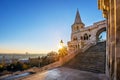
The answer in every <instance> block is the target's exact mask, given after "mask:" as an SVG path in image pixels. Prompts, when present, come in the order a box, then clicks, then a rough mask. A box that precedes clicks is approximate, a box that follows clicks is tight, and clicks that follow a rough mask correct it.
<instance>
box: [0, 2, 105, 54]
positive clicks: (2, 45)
mask: <svg viewBox="0 0 120 80" xmlns="http://www.w3.org/2000/svg"><path fill="white" fill-rule="evenodd" d="M77 9H78V10H79V13H80V16H81V19H82V21H83V23H84V24H85V25H86V26H88V25H92V24H93V23H94V22H97V21H101V20H104V18H103V17H102V12H101V11H100V10H98V7H97V0H0V53H25V52H29V53H47V52H50V51H57V50H58V45H59V42H60V40H61V39H62V40H63V42H64V44H66V45H67V42H68V41H70V35H71V25H72V24H73V23H74V20H75V15H76V11H77Z"/></svg>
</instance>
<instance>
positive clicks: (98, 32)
mask: <svg viewBox="0 0 120 80" xmlns="http://www.w3.org/2000/svg"><path fill="white" fill-rule="evenodd" d="M104 31H106V27H103V28H101V29H99V30H98V31H97V32H96V42H98V40H99V35H100V34H101V33H102V32H104Z"/></svg>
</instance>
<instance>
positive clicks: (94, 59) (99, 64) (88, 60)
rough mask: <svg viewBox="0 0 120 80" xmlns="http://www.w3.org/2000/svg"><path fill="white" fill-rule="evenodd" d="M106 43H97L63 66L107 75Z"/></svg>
mask: <svg viewBox="0 0 120 80" xmlns="http://www.w3.org/2000/svg"><path fill="white" fill-rule="evenodd" d="M105 56H106V42H100V43H97V45H95V46H92V47H90V48H89V49H88V50H87V51H85V52H84V53H82V54H78V55H77V56H76V57H75V58H73V59H72V60H71V61H69V62H68V63H66V64H65V65H63V66H64V67H69V68H73V69H78V70H83V71H90V72H95V73H105V62H106V60H105Z"/></svg>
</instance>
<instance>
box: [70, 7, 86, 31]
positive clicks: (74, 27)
mask: <svg viewBox="0 0 120 80" xmlns="http://www.w3.org/2000/svg"><path fill="white" fill-rule="evenodd" d="M84 26H85V25H84V23H83V22H82V20H81V17H80V14H79V11H78V9H77V12H76V17H75V21H74V24H73V25H72V33H74V32H76V31H78V30H80V29H81V28H84Z"/></svg>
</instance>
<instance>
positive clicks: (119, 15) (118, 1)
mask: <svg viewBox="0 0 120 80" xmlns="http://www.w3.org/2000/svg"><path fill="white" fill-rule="evenodd" d="M115 5H116V6H115V8H116V9H115V19H116V24H115V29H116V35H115V38H116V60H117V63H116V65H117V66H116V68H117V69H116V70H117V80H120V0H115Z"/></svg>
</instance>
